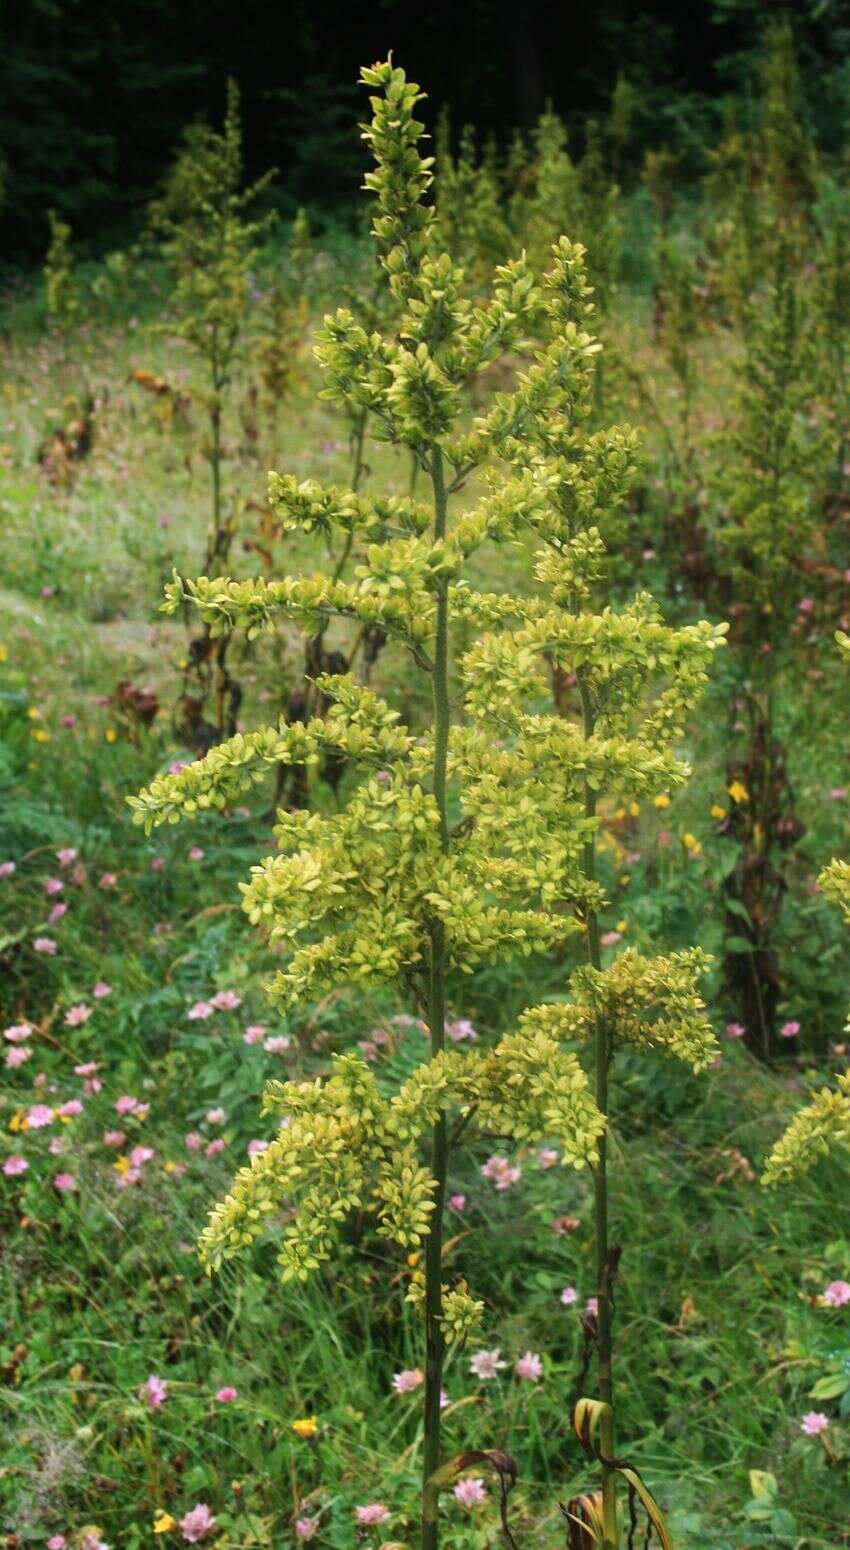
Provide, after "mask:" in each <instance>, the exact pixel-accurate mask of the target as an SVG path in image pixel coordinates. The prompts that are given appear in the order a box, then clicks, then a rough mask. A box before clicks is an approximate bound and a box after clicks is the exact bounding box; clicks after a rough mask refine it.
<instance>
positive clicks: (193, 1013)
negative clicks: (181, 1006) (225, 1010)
mask: <svg viewBox="0 0 850 1550" xmlns="http://www.w3.org/2000/svg"><path fill="white" fill-rule="evenodd" d="M214 1011H215V1007H214V1006H213V1004H212V1002H211V1001H196V1002H195V1005H194V1006H190V1008H189V1010H188V1012H187V1013H186V1016H187V1017H188V1019H189V1022H190V1023H198V1022H203V1021H204V1020H205V1019H206V1018H207V1017H212V1015H213V1013H214Z"/></svg>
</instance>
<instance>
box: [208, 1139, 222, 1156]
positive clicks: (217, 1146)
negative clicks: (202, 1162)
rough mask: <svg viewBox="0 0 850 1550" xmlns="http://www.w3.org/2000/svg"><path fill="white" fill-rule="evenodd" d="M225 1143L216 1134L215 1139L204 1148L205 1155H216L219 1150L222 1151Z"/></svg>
mask: <svg viewBox="0 0 850 1550" xmlns="http://www.w3.org/2000/svg"><path fill="white" fill-rule="evenodd" d="M225 1145H226V1143H225V1142H224V1141H223V1140H222V1138H221V1136H216V1138H215V1140H214V1141H211V1142H210V1143H209V1146H208V1147H207V1148H206V1155H207V1157H217V1156H218V1154H219V1152H223V1151H224V1148H225Z"/></svg>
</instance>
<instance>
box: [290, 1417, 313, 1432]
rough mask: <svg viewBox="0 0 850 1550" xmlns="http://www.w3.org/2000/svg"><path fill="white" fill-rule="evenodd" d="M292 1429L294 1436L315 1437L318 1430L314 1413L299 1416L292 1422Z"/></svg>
mask: <svg viewBox="0 0 850 1550" xmlns="http://www.w3.org/2000/svg"><path fill="white" fill-rule="evenodd" d="M292 1430H293V1431H294V1433H295V1435H296V1437H315V1435H316V1433H317V1431H318V1430H319V1423H318V1421H317V1420H316V1417H315V1416H314V1415H305V1416H300V1417H299V1418H298V1420H297V1421H293V1422H292Z"/></svg>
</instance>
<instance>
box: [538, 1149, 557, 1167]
mask: <svg viewBox="0 0 850 1550" xmlns="http://www.w3.org/2000/svg"><path fill="white" fill-rule="evenodd" d="M559 1155H560V1154H559V1153H558V1152H557V1151H556V1150H555V1148H554V1146H544V1147H541V1149H540V1151H539V1152H538V1153H537V1163H538V1167H540V1168H544V1169H545V1168H554V1166H555V1164H556V1162H557V1161H558V1157H559Z"/></svg>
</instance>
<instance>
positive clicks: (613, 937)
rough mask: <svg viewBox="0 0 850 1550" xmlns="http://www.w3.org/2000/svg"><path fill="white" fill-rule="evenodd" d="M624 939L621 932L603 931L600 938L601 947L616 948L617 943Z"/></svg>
mask: <svg viewBox="0 0 850 1550" xmlns="http://www.w3.org/2000/svg"><path fill="white" fill-rule="evenodd" d="M622 937H623V933H622V932H621V931H603V933H602V935H601V937H600V938H599V942H600V946H602V947H616V946H617V943H618V942H620V941H622Z"/></svg>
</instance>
